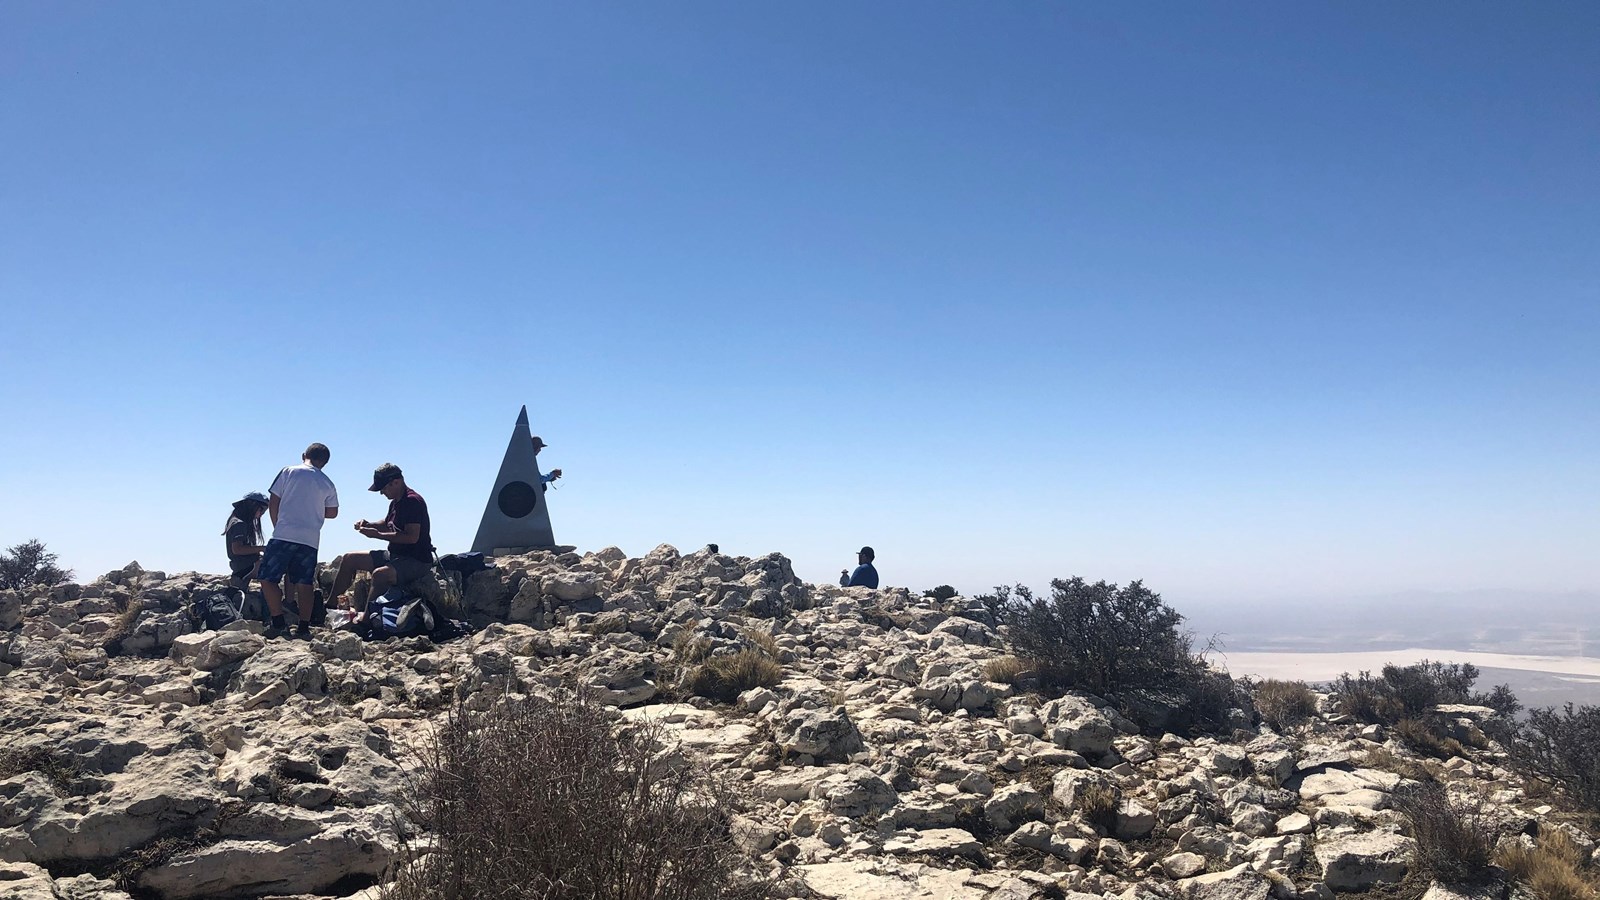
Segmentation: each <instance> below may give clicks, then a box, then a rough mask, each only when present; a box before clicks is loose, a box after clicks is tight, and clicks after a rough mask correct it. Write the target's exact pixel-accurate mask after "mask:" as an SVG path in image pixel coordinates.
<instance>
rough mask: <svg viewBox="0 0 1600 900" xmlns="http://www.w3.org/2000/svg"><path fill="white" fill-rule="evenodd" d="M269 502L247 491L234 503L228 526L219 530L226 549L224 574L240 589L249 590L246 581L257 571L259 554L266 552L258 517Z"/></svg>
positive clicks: (264, 510) (256, 492)
mask: <svg viewBox="0 0 1600 900" xmlns="http://www.w3.org/2000/svg"><path fill="white" fill-rule="evenodd" d="M270 504H271V501H269V500H268V499H267V495H266V494H263V493H261V492H260V491H251V492H250V493H248V494H245V495H244V498H243V499H241V500H236V501H234V504H233V513H232V515H230V516H229V517H228V524H226V525H224V526H223V527H222V534H223V536H224V537H225V538H226V540H225V541H224V543H225V544H226V545H227V548H228V571H229V573H230V574H231V575H232V579H231V583H232V584H233V586H234V587H236V588H239V589H240V590H246V589H248V588H249V587H250V579H252V578H255V577H256V572H257V570H258V569H260V568H261V552H262V551H263V550H266V549H267V547H266V544H267V542H266V539H265V538H263V537H262V536H261V517H262V516H264V515H266V513H267V507H268V506H269V505H270Z"/></svg>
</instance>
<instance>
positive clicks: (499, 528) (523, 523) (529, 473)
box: [472, 406, 556, 553]
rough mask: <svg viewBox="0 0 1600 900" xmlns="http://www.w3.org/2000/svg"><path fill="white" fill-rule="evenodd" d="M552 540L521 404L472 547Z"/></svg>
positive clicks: (517, 546)
mask: <svg viewBox="0 0 1600 900" xmlns="http://www.w3.org/2000/svg"><path fill="white" fill-rule="evenodd" d="M555 543H556V537H555V533H554V532H553V531H551V530H550V510H549V507H547V506H546V505H545V492H544V490H543V486H542V479H541V477H540V475H539V457H538V454H537V453H535V452H534V447H533V432H532V431H531V430H529V428H528V408H527V407H526V406H524V407H523V408H522V413H521V415H519V416H517V427H516V428H514V429H512V431H511V444H510V446H508V447H506V456H505V459H503V460H501V462H500V474H499V475H498V476H496V477H495V480H494V489H493V490H491V491H490V492H489V505H488V506H486V507H484V510H483V521H482V522H480V523H479V524H478V536H477V537H476V538H474V539H473V541H472V549H473V551H474V552H479V553H493V552H494V551H496V550H525V549H529V548H533V547H553V546H555Z"/></svg>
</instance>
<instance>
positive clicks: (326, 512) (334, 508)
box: [322, 481, 339, 519]
mask: <svg viewBox="0 0 1600 900" xmlns="http://www.w3.org/2000/svg"><path fill="white" fill-rule="evenodd" d="M322 517H323V518H325V519H337V518H338V517H339V491H338V490H337V489H336V488H334V486H333V482H331V481H330V482H328V498H327V499H326V500H324V501H323V503H322Z"/></svg>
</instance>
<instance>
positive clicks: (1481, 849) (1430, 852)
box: [1392, 720, 1498, 884]
mask: <svg viewBox="0 0 1600 900" xmlns="http://www.w3.org/2000/svg"><path fill="white" fill-rule="evenodd" d="M1407 721H1409V720H1407ZM1392 802H1393V804H1394V808H1395V810H1397V811H1398V812H1399V813H1400V814H1401V815H1402V816H1404V817H1405V820H1406V823H1407V825H1408V826H1409V828H1410V830H1411V837H1412V838H1413V839H1415V840H1416V842H1417V849H1416V853H1415V855H1414V856H1413V861H1414V863H1415V865H1416V866H1417V867H1418V868H1420V869H1422V870H1423V871H1424V872H1427V873H1428V874H1429V875H1432V876H1433V877H1434V879H1435V880H1437V881H1442V882H1444V883H1446V884H1484V883H1486V882H1489V881H1491V880H1493V878H1494V870H1493V869H1492V868H1491V867H1490V863H1491V862H1492V861H1493V858H1494V846H1495V839H1496V838H1497V837H1498V829H1496V827H1495V824H1494V818H1493V816H1492V815H1491V814H1490V812H1489V810H1488V808H1487V807H1486V805H1485V804H1484V801H1483V798H1482V797H1481V796H1479V797H1474V799H1472V800H1467V801H1453V800H1451V799H1450V795H1449V793H1448V792H1447V791H1446V790H1445V786H1444V785H1442V784H1440V783H1439V782H1437V781H1434V780H1432V779H1428V780H1424V781H1417V782H1407V783H1404V784H1402V785H1401V786H1400V787H1399V788H1398V789H1396V790H1395V792H1394V794H1393V797H1392Z"/></svg>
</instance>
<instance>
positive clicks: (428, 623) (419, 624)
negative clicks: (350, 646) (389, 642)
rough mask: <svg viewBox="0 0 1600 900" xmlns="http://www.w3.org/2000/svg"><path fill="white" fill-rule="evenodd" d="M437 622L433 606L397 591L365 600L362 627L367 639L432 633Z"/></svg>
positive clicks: (393, 589)
mask: <svg viewBox="0 0 1600 900" xmlns="http://www.w3.org/2000/svg"><path fill="white" fill-rule="evenodd" d="M439 621H440V616H439V613H438V611H437V610H435V609H434V608H433V604H432V603H429V602H428V601H427V600H425V599H423V598H422V597H411V596H408V595H407V594H406V593H405V592H404V591H402V590H400V589H399V588H390V589H389V590H388V592H386V593H384V594H383V595H382V596H380V597H374V598H373V599H371V600H369V601H367V615H366V619H365V621H364V624H365V625H366V632H367V636H368V637H370V638H372V639H374V640H382V639H383V638H391V637H411V636H412V635H418V634H431V633H432V632H433V629H434V628H435V627H436V626H437V624H438V623H439Z"/></svg>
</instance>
